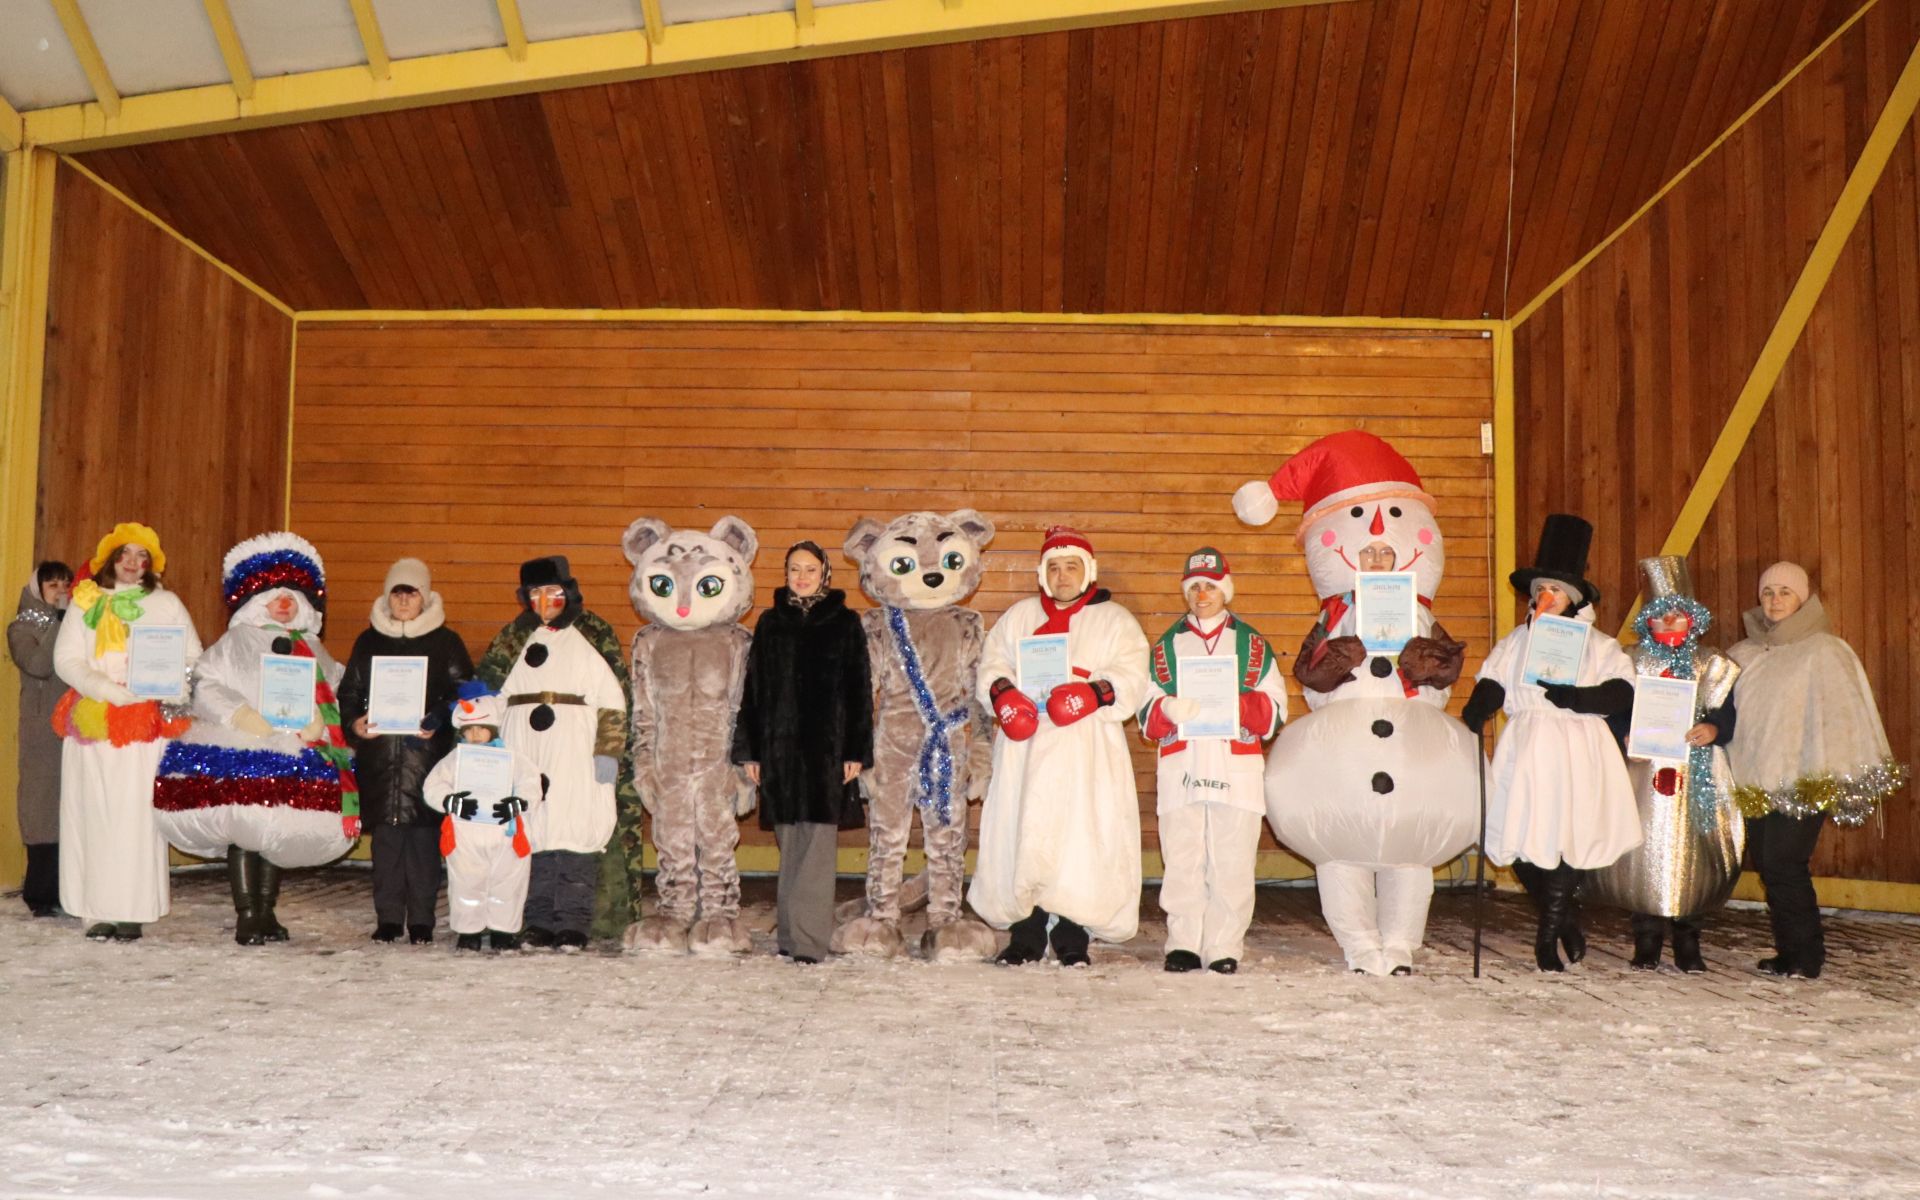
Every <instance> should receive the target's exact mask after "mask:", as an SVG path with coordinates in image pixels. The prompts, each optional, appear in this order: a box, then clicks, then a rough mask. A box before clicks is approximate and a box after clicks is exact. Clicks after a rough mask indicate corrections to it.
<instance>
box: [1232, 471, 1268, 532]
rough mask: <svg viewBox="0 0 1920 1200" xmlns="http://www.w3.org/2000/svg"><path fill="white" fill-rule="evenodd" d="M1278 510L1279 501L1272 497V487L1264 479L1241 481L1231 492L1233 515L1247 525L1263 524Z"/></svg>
mask: <svg viewBox="0 0 1920 1200" xmlns="http://www.w3.org/2000/svg"><path fill="white" fill-rule="evenodd" d="M1279 511H1280V502H1279V501H1278V500H1275V499H1274V498H1273V489H1272V488H1271V487H1269V486H1268V485H1267V481H1266V480H1264V479H1255V480H1252V481H1250V482H1247V483H1243V484H1241V485H1240V488H1239V490H1238V491H1236V492H1234V494H1233V513H1234V515H1235V516H1237V517H1239V518H1240V519H1241V520H1242V521H1245V522H1246V523H1247V524H1249V525H1265V524H1266V523H1267V522H1268V521H1271V520H1273V518H1274V516H1275V515H1276V514H1277V513H1279Z"/></svg>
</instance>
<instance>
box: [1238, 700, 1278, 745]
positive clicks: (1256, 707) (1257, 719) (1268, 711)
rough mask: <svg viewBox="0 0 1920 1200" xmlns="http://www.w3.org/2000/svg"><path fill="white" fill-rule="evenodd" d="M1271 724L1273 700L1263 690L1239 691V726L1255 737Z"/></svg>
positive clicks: (1263, 734) (1263, 732)
mask: <svg viewBox="0 0 1920 1200" xmlns="http://www.w3.org/2000/svg"><path fill="white" fill-rule="evenodd" d="M1272 726H1273V701H1272V699H1270V698H1269V697H1268V696H1267V694H1266V693H1265V692H1241V693H1240V728H1242V729H1244V730H1246V731H1247V732H1248V733H1250V734H1252V735H1253V736H1254V737H1256V738H1263V737H1265V736H1267V730H1268V729H1269V728H1271V727H1272Z"/></svg>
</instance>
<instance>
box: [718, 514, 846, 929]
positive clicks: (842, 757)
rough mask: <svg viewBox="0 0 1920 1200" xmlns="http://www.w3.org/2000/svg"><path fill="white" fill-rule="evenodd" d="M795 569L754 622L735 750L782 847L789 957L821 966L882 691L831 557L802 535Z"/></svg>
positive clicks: (766, 825)
mask: <svg viewBox="0 0 1920 1200" xmlns="http://www.w3.org/2000/svg"><path fill="white" fill-rule="evenodd" d="M786 573H787V586H785V587H783V588H777V589H775V591H774V593H773V604H772V605H771V606H770V607H768V608H767V609H766V610H765V611H764V612H762V613H761V614H760V619H759V621H758V622H757V623H756V624H755V625H754V628H753V649H752V650H751V651H750V652H749V653H748V656H747V678H746V685H745V689H744V691H743V692H742V694H741V699H740V712H739V715H738V717H737V718H736V719H735V721H734V726H733V754H732V757H733V761H734V762H736V763H739V764H741V765H742V766H744V767H745V768H746V771H747V775H748V776H749V777H750V778H751V779H752V780H753V782H754V783H755V784H756V785H757V786H758V787H759V789H760V827H761V828H762V829H771V830H773V834H774V838H775V840H776V841H777V842H778V843H779V845H780V885H779V893H778V895H779V904H778V924H777V930H776V936H777V940H778V943H779V949H780V953H782V954H785V955H789V956H790V957H792V959H793V960H794V961H795V962H798V963H817V962H819V961H820V960H821V959H822V958H825V957H826V955H827V949H828V943H829V942H830V941H831V940H832V938H833V880H834V862H835V858H836V856H837V853H838V842H839V836H838V835H839V831H840V830H842V829H858V828H860V826H861V825H862V824H864V823H865V821H864V817H865V810H864V808H863V807H862V805H861V801H860V791H859V784H858V783H857V782H856V781H857V779H858V778H859V775H860V772H861V770H862V769H863V768H866V767H870V766H872V765H873V689H872V683H871V681H870V679H869V676H868V673H867V640H866V634H865V633H864V631H863V630H862V629H861V627H860V619H859V617H857V616H855V615H854V613H853V611H852V610H851V609H849V608H848V607H847V594H846V593H845V592H843V591H840V590H839V589H837V588H830V587H828V586H827V585H828V584H829V583H830V582H831V580H832V567H831V566H830V565H829V564H828V563H827V556H826V553H825V552H824V551H822V550H821V549H820V547H819V546H817V545H815V544H814V543H812V542H796V543H795V544H794V545H793V546H792V547H791V548H790V549H788V551H787V560H786Z"/></svg>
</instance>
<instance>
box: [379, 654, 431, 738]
mask: <svg viewBox="0 0 1920 1200" xmlns="http://www.w3.org/2000/svg"><path fill="white" fill-rule="evenodd" d="M426 715H427V660H426V658H425V657H424V656H402V655H390V654H376V655H374V656H373V671H372V673H371V675H370V676H369V678H368V683H367V728H368V729H370V730H372V731H373V732H374V733H381V734H384V733H419V732H420V721H421V719H422V718H424V717H425V716H426Z"/></svg>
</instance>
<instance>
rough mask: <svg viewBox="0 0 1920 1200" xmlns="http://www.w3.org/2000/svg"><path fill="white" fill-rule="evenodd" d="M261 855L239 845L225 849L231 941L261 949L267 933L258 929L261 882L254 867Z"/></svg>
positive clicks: (264, 943)
mask: <svg viewBox="0 0 1920 1200" xmlns="http://www.w3.org/2000/svg"><path fill="white" fill-rule="evenodd" d="M259 861H260V856H259V855H257V854H250V853H248V852H247V851H245V850H242V849H241V848H240V847H238V846H228V847H227V888H228V890H229V891H231V892H232V893H233V940H234V941H235V942H237V943H239V944H240V945H242V946H264V945H266V942H267V935H266V931H265V930H263V929H262V928H261V927H260V907H259V905H260V901H259V895H260V881H259V878H258V873H257V869H256V864H257V863H258V862H259Z"/></svg>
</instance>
